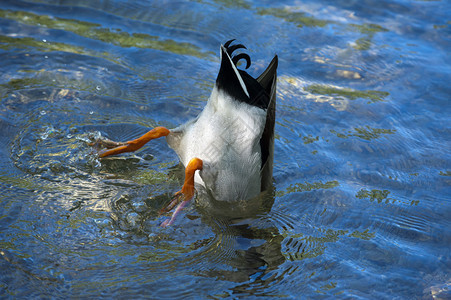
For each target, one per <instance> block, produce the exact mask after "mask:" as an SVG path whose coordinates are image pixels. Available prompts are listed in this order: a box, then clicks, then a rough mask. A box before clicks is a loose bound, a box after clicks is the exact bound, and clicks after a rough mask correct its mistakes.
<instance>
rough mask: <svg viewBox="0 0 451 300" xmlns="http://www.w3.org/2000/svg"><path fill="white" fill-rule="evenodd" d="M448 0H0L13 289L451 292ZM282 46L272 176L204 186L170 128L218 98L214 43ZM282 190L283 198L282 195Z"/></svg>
mask: <svg viewBox="0 0 451 300" xmlns="http://www.w3.org/2000/svg"><path fill="white" fill-rule="evenodd" d="M450 16H451V5H450V3H449V2H448V1H403V0H390V1H302V2H301V1H278V2H274V1H245V0H241V1H220V0H217V1H208V0H206V1H192V2H188V1H120V0H116V1H100V2H96V1H81V0H73V1H64V0H59V1H38V0H37V1H31V0H30V1H21V0H11V1H8V0H4V1H2V2H1V4H0V131H1V133H0V145H1V147H0V151H1V156H0V166H1V168H0V297H1V298H22V297H28V298H34V297H42V298H66V297H68V296H73V297H83V298H87V297H106V298H109V297H123V298H129V297H130V298H131V297H144V296H146V297H150V298H174V299H179V298H182V297H183V298H188V299H194V298H196V299H197V298H199V297H200V298H213V299H220V298H227V299H234V298H240V297H242V298H260V297H261V298H270V297H284V298H288V299H299V298H362V299H365V298H377V299H393V298H400V299H449V298H451V294H450V286H451V278H450V268H451V260H450V254H449V253H450V250H449V247H450V244H451V234H450V233H451V229H450V225H451V222H450V220H451V218H450V215H451V197H450V195H451V188H450V183H451V181H450V175H451V163H450V157H451V155H450V149H451V145H450V127H449V124H450V117H449V116H450V105H449V99H450V96H449V95H451V88H450V82H451V75H450V74H451V57H450V55H449V49H450V48H451V18H450ZM231 38H236V39H237V40H238V41H239V42H240V43H243V44H245V45H246V46H247V47H248V53H249V54H250V55H251V57H252V63H253V64H252V66H251V69H250V71H249V72H250V73H251V74H252V75H254V76H255V75H258V74H260V72H262V71H263V70H264V68H265V67H266V65H267V64H268V63H269V61H270V59H271V58H272V57H273V55H274V54H278V56H279V70H278V75H279V79H278V93H277V97H278V99H277V101H278V103H277V123H276V141H275V161H274V190H273V191H271V193H269V194H268V195H267V199H266V203H269V204H268V206H267V207H262V208H261V209H257V210H256V213H255V215H253V216H251V217H248V218H235V219H233V220H231V219H230V218H224V217H219V216H217V215H214V214H211V213H209V212H208V211H206V210H205V209H204V208H203V207H199V206H196V205H195V204H192V205H190V206H189V207H188V208H187V209H186V210H185V211H184V212H183V214H182V215H181V217H180V218H179V219H178V220H177V221H176V223H175V224H174V225H173V226H171V227H169V228H161V227H159V224H160V223H161V222H162V221H163V220H164V219H165V218H166V216H161V217H160V216H158V210H159V209H160V208H161V207H162V206H163V205H164V203H166V202H167V201H169V199H170V198H171V196H172V194H173V193H174V192H176V191H177V190H178V189H180V186H181V179H180V176H179V175H180V168H178V167H177V164H178V158H177V156H176V154H175V153H174V152H173V151H172V150H171V149H169V147H168V146H167V145H166V144H165V141H164V139H162V140H155V141H152V143H151V144H150V145H148V146H147V147H145V148H143V149H142V150H140V151H139V152H137V153H135V154H127V155H122V156H120V157H117V158H113V159H105V160H98V159H97V157H96V155H95V153H93V151H92V149H91V148H90V147H89V146H88V145H87V144H86V141H88V140H89V138H90V137H98V136H105V137H109V138H111V139H115V140H129V139H132V138H135V137H137V136H139V135H140V134H143V133H145V132H146V131H147V130H148V129H149V128H152V127H155V126H167V127H170V128H172V127H175V126H177V125H179V124H181V123H183V122H186V121H187V120H189V119H191V118H193V117H195V116H196V115H197V114H198V113H199V112H200V111H201V110H202V108H203V107H204V105H205V103H206V101H207V98H208V95H209V93H210V91H211V89H212V87H213V84H214V81H215V79H216V74H217V72H218V69H219V58H218V55H219V45H220V44H221V43H224V42H225V41H227V40H228V39H231ZM268 208H270V209H268Z"/></svg>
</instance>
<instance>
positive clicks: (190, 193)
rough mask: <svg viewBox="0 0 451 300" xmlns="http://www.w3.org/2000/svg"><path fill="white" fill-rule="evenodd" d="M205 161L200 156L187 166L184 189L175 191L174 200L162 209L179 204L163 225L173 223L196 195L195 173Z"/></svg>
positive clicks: (164, 210)
mask: <svg viewBox="0 0 451 300" xmlns="http://www.w3.org/2000/svg"><path fill="white" fill-rule="evenodd" d="M202 168H203V162H202V160H201V159H200V158H192V159H191V160H190V161H189V163H188V165H187V166H186V168H185V182H184V183H183V187H182V190H180V191H179V192H177V193H175V195H174V198H173V199H172V201H171V202H170V203H169V204H168V205H167V206H166V207H164V208H162V209H161V210H160V214H162V213H165V212H168V211H170V210H171V209H172V208H174V206H175V205H177V204H178V206H177V208H176V209H175V211H174V213H173V214H172V216H171V219H168V220H166V221H164V222H163V223H162V224H161V226H162V227H166V226H169V225H171V224H172V223H173V222H174V220H175V218H176V216H177V215H178V214H179V213H180V211H181V210H182V208H183V207H185V205H186V204H187V203H188V202H189V201H190V200H191V199H192V198H193V197H194V191H195V190H194V173H195V172H196V171H197V170H202Z"/></svg>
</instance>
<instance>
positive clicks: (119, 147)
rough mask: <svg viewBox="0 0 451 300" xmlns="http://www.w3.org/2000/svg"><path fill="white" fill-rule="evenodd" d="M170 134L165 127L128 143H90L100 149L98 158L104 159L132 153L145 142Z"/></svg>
mask: <svg viewBox="0 0 451 300" xmlns="http://www.w3.org/2000/svg"><path fill="white" fill-rule="evenodd" d="M169 133H170V131H169V129H167V128H165V127H155V128H154V129H152V130H151V131H149V132H147V133H146V134H144V135H143V136H141V137H139V138H137V139H134V140H131V141H128V142H113V141H111V140H98V141H95V142H94V143H92V146H94V147H98V148H106V149H101V150H100V151H99V157H106V156H110V155H116V154H120V153H124V152H133V151H136V150H138V149H139V148H141V147H142V146H144V145H145V144H146V143H147V142H149V141H150V140H153V139H157V138H159V137H162V136H167V135H168V134H169Z"/></svg>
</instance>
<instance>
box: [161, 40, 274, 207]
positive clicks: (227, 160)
mask: <svg viewBox="0 0 451 300" xmlns="http://www.w3.org/2000/svg"><path fill="white" fill-rule="evenodd" d="M229 44H230V43H226V45H225V46H221V68H220V71H219V74H218V78H217V80H216V84H215V86H214V88H213V91H212V93H211V95H210V98H209V100H208V102H207V104H206V106H205V108H204V110H203V111H202V112H201V113H200V114H199V116H198V117H197V118H195V119H193V120H191V121H188V122H187V123H185V124H183V125H181V126H179V127H177V128H175V129H172V130H170V131H171V132H170V134H169V135H167V136H166V139H167V142H168V144H169V146H170V147H171V148H172V149H174V151H175V152H176V153H177V154H178V156H179V158H180V161H181V162H182V164H183V165H184V166H185V167H186V166H187V165H188V163H189V161H190V160H191V159H192V158H193V157H198V158H200V159H201V160H202V161H203V168H202V170H200V171H199V172H197V173H196V174H195V177H194V181H195V183H196V184H198V185H201V186H202V187H203V188H205V189H206V191H207V192H208V194H209V195H210V196H211V197H213V198H214V199H215V200H218V201H228V202H232V201H236V200H245V199H249V198H252V197H255V196H256V195H258V194H259V193H260V192H261V191H263V190H264V189H266V187H267V184H268V182H269V181H271V178H272V172H269V171H268V170H265V168H266V169H268V168H269V165H271V169H272V153H273V149H274V146H273V139H274V113H275V111H274V108H275V93H273V92H272V90H275V84H276V73H275V72H276V69H277V56H276V57H275V58H274V59H273V62H272V63H271V64H270V67H268V69H270V68H271V69H270V70H267V71H268V73H267V74H266V75H265V74H262V75H265V76H263V77H261V78H259V79H254V78H253V77H251V76H250V75H249V74H247V73H246V72H245V71H243V70H239V69H238V68H237V67H236V62H234V61H233V58H234V57H233V56H231V54H232V52H233V51H234V50H236V49H237V47H238V48H240V46H242V45H235V46H231V47H228V45H229ZM243 47H244V46H243ZM241 55H242V54H241ZM236 57H239V55H238V56H236ZM241 58H246V56H243V55H242V56H241ZM249 65H250V61H249V62H248V66H249ZM269 77H271V78H269ZM263 79H265V81H263ZM259 80H260V82H262V83H264V84H265V85H266V86H262V85H261V84H260V82H259ZM268 126H270V127H272V128H267V127H268ZM265 129H266V131H267V132H266V135H269V137H264V136H263V134H264V132H265ZM264 138H266V140H265V139H264ZM262 148H263V149H262ZM271 171H272V170H271ZM269 173H271V178H267V177H268V175H269Z"/></svg>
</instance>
